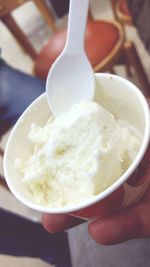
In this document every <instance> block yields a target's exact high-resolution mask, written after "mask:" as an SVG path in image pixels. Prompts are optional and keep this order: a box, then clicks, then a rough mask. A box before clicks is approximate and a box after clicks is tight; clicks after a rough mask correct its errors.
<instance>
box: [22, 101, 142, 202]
mask: <svg viewBox="0 0 150 267" xmlns="http://www.w3.org/2000/svg"><path fill="white" fill-rule="evenodd" d="M29 138H30V140H31V141H32V142H33V146H34V149H33V154H32V155H31V156H30V157H29V159H27V160H26V161H22V162H21V161H17V165H18V168H19V169H20V171H21V172H22V173H23V176H24V178H23V181H24V183H25V184H26V185H27V186H28V189H29V192H30V194H31V196H32V198H33V200H34V201H35V202H36V203H40V204H43V205H49V206H52V207H62V206H67V205H72V204H76V203H81V202H82V201H84V200H86V199H88V198H90V197H94V196H95V195H97V194H99V193H100V192H101V191H103V190H104V189H106V188H107V187H109V186H110V185H111V184H112V183H113V182H115V181H116V180H117V179H118V178H119V177H120V176H121V175H122V174H123V173H124V172H125V171H126V169H127V168H128V167H129V165H130V164H131V163H132V161H133V160H134V158H135V156H136V154H137V152H138V150H139V147H140V141H139V139H137V137H135V136H134V135H133V133H131V131H130V130H129V129H128V128H127V127H126V126H121V125H120V124H119V123H118V122H117V121H116V120H115V118H114V117H113V116H112V115H111V114H110V113H108V112H107V111H106V110H105V109H104V108H103V107H102V106H100V105H98V104H97V103H95V102H92V101H83V102H80V103H78V104H76V105H74V106H73V107H72V108H71V109H70V110H69V111H68V112H67V113H65V114H62V115H60V116H58V117H55V118H52V119H50V120H49V121H48V122H47V124H46V125H45V126H44V127H43V128H41V127H38V126H36V125H34V124H33V125H31V131H30V133H29Z"/></svg>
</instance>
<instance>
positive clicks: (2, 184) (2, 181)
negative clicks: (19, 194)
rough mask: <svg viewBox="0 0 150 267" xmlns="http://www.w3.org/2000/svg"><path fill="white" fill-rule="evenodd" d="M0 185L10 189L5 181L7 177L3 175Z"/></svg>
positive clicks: (0, 177) (0, 178) (0, 176)
mask: <svg viewBox="0 0 150 267" xmlns="http://www.w3.org/2000/svg"><path fill="white" fill-rule="evenodd" d="M0 186H2V187H3V188H5V189H6V190H8V191H10V190H9V188H8V185H7V183H6V181H5V178H4V177H3V176H2V175H0Z"/></svg>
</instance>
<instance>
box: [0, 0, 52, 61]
mask: <svg viewBox="0 0 150 267" xmlns="http://www.w3.org/2000/svg"><path fill="white" fill-rule="evenodd" d="M29 1H32V2H33V3H34V4H35V5H36V6H37V8H38V9H39V10H40V12H41V13H42V15H43V17H44V18H45V20H46V22H47V24H48V25H49V27H50V28H51V30H52V32H56V31H57V28H56V24H55V18H54V16H53V14H52V13H51V12H50V11H49V10H48V8H47V6H46V4H45V1H43V0H11V1H10V0H0V20H1V21H2V22H3V23H4V24H5V26H6V27H7V28H8V29H9V31H10V32H11V33H12V34H13V36H14V37H15V39H16V40H17V41H18V43H19V44H20V45H21V47H22V48H23V49H24V51H25V52H27V53H28V54H29V55H30V56H31V58H32V59H35V58H36V57H37V52H36V50H35V48H34V47H33V46H32V44H31V43H30V41H29V40H28V38H27V36H26V35H25V34H24V32H23V31H22V29H21V28H20V27H19V25H18V24H17V22H16V21H15V19H14V18H13V16H12V14H11V13H12V11H14V10H15V9H16V8H17V7H20V6H21V5H23V4H25V3H26V2H29Z"/></svg>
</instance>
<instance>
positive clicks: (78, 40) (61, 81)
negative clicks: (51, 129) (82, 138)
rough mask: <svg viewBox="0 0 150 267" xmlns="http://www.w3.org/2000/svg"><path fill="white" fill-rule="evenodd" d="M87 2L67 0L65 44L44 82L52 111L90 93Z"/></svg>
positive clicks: (63, 108)
mask: <svg viewBox="0 0 150 267" xmlns="http://www.w3.org/2000/svg"><path fill="white" fill-rule="evenodd" d="M88 6H89V0H70V7H69V18H68V30H67V40H66V44H65V48H64V50H63V52H62V53H61V55H60V56H59V57H58V58H57V60H56V61H55V62H54V64H53V65H52V67H51V69H50V71H49V74H48V77H47V82H46V93H47V99H48V104H49V107H50V109H51V111H52V112H53V114H54V115H59V114H61V113H64V112H66V111H67V110H68V109H69V108H70V107H71V106H72V105H73V104H75V103H78V102H79V101H81V100H92V98H93V96H94V92H95V80H94V75H93V70H92V67H91V65H90V63H89V61H88V58H87V56H86V54H85V51H84V33H85V28H86V21H87V14H88Z"/></svg>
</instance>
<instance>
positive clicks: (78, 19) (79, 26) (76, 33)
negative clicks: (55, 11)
mask: <svg viewBox="0 0 150 267" xmlns="http://www.w3.org/2000/svg"><path fill="white" fill-rule="evenodd" d="M88 8H89V0H70V5H69V17H68V31H67V40H66V45H65V50H67V51H66V52H67V53H68V52H69V53H70V52H71V53H75V54H76V53H80V52H82V51H83V50H84V33H85V28H86V22H87V14H88Z"/></svg>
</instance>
